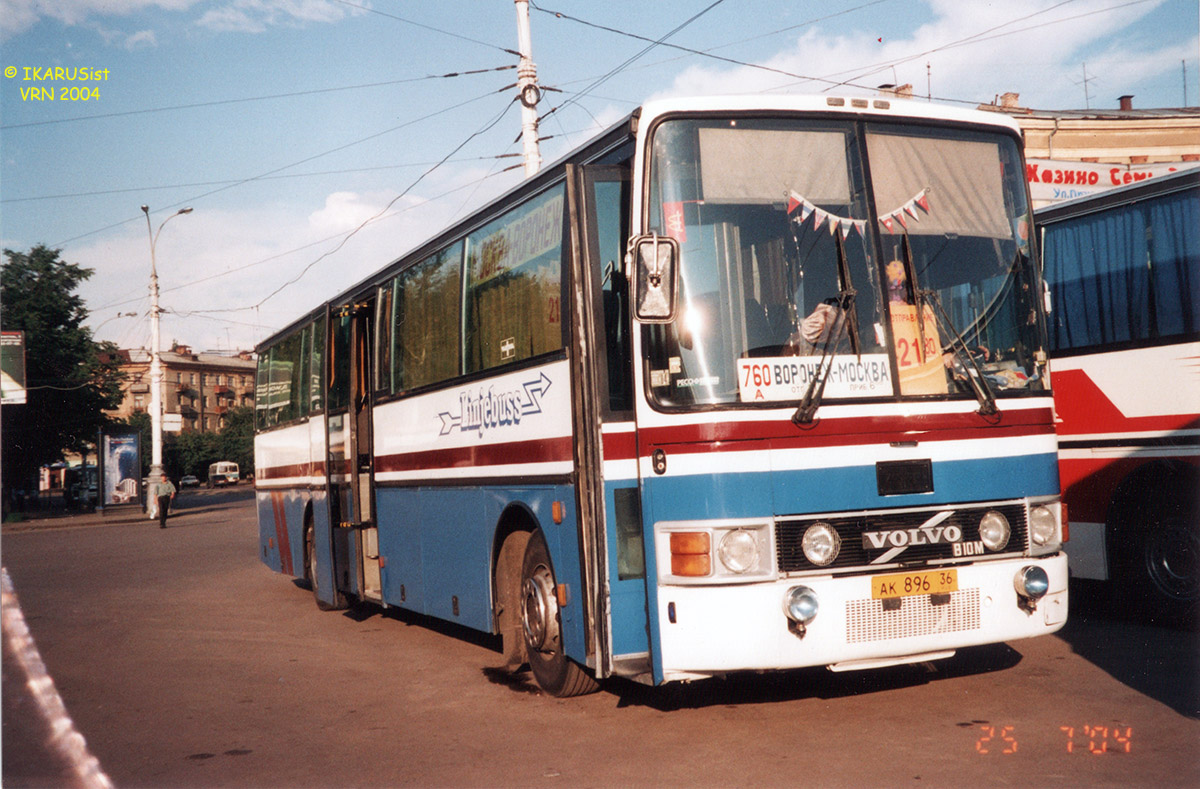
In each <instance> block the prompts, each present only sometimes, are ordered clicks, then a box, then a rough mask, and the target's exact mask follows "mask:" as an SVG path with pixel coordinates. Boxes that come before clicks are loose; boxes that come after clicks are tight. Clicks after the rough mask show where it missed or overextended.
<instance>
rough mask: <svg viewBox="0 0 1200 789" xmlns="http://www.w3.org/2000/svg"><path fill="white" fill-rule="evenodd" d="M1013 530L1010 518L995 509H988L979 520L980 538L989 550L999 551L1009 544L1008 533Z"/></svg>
mask: <svg viewBox="0 0 1200 789" xmlns="http://www.w3.org/2000/svg"><path fill="white" fill-rule="evenodd" d="M1011 531H1012V530H1011V529H1010V528H1009V526H1008V518H1005V517H1004V516H1003V515H1001V514H1000V513H998V512H996V511H995V510H988V511H987V513H985V514H984V516H983V519H982V520H980V521H979V539H980V540H982V541H983V545H984V547H985V548H987V549H988V550H989V551H998V550H1000V549H1002V548H1003V547H1004V546H1005V545H1008V535H1009V534H1010V533H1011Z"/></svg>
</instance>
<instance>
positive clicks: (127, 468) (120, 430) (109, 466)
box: [99, 426, 142, 508]
mask: <svg viewBox="0 0 1200 789" xmlns="http://www.w3.org/2000/svg"><path fill="white" fill-rule="evenodd" d="M99 444H100V452H99V454H100V457H99V465H100V503H101V506H103V507H105V508H107V507H124V506H137V507H140V506H141V505H142V480H141V477H142V436H141V433H140V432H139V431H138V429H137V428H135V427H123V426H114V427H108V428H105V429H103V430H101V431H100V441H99Z"/></svg>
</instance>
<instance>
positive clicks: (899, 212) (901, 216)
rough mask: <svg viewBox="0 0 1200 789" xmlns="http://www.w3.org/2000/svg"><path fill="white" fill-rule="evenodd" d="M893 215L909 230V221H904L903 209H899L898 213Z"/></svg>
mask: <svg viewBox="0 0 1200 789" xmlns="http://www.w3.org/2000/svg"><path fill="white" fill-rule="evenodd" d="M892 216H894V217H895V218H896V221H897V222H899V223H900V226H901V227H902V228H904V229H905V230H908V223H907V222H905V221H904V212H903V211H897V212H896V213H894V214H892Z"/></svg>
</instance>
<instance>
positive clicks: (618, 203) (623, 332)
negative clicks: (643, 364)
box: [593, 179, 633, 411]
mask: <svg viewBox="0 0 1200 789" xmlns="http://www.w3.org/2000/svg"><path fill="white" fill-rule="evenodd" d="M593 189H594V195H593V199H594V201H595V209H596V234H597V237H598V238H597V241H598V245H599V250H598V252H599V257H597V259H596V260H597V262H598V264H599V265H600V269H601V270H600V271H599V277H600V293H601V297H602V298H603V300H604V305H603V306H604V337H605V338H606V343H605V344H606V346H607V350H608V407H609V409H610V410H612V411H628V410H630V409H631V408H633V392H632V381H631V380H630V372H631V369H630V358H629V297H628V293H629V289H628V286H627V284H626V281H625V280H626V278H625V274H624V273H623V272H622V258H623V257H624V254H625V242H626V239H627V238H628V237H629V225H628V219H627V217H626V213H625V206H627V205H628V204H629V181H628V180H625V179H621V180H614V181H599V180H598V181H595V182H594V184H593Z"/></svg>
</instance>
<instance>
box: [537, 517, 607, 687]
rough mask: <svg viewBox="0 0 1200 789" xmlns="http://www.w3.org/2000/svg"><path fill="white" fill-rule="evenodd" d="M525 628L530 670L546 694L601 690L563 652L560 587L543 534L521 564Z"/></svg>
mask: <svg viewBox="0 0 1200 789" xmlns="http://www.w3.org/2000/svg"><path fill="white" fill-rule="evenodd" d="M521 625H522V629H523V631H524V634H525V652H526V655H527V659H528V660H529V669H530V671H531V672H532V673H533V678H534V679H535V680H537V684H538V685H539V686H540V687H541V688H542V690H544V691H546V692H547V693H549V694H550V695H552V696H558V697H559V698H566V697H568V696H582V695H583V694H585V693H592V692H594V691H595V690H597V689H598V688H599V687H600V686H599V683H597V682H596V680H595V678H594V677H592V676H591V675H590V674H588V673H587V672H586V671H585V670H584V669H583V667H582V666H580V665H579V664H578V663H576V662H575V661H573V660H571V659H570V658H569V657H567V655H566V653H565V652H564V651H563V638H562V617H561V615H560V613H559V610H558V586H557V584H556V583H555V580H554V568H553V567H551V566H550V552H549V550H548V549H547V548H546V540H545V538H544V537H543V536H542V533H541V532H540V531H535V532H534V533H533V534H531V535H530V537H529V542H528V544H526V546H525V560H524V561H523V562H522V564H521Z"/></svg>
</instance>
